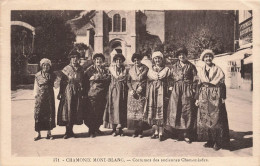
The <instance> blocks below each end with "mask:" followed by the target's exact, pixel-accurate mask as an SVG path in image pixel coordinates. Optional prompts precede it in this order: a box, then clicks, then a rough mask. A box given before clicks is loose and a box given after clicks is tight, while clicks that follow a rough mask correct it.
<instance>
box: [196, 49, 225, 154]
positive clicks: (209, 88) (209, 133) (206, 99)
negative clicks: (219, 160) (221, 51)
mask: <svg viewBox="0 0 260 166" xmlns="http://www.w3.org/2000/svg"><path fill="white" fill-rule="evenodd" d="M200 58H201V60H202V61H204V62H205V65H204V66H203V67H201V68H200V69H199V70H198V77H199V84H198V88H197V93H196V99H197V100H196V105H197V106H198V116H197V135H198V140H199V141H207V143H206V144H204V147H211V148H213V149H214V150H219V149H221V148H223V147H226V146H228V145H229V127H228V118H227V112H226V106H225V99H226V86H225V75H224V73H223V71H222V70H221V69H220V68H219V67H218V66H216V65H215V64H214V63H212V60H213V58H214V53H213V51H212V50H204V51H203V52H202V54H201V57H200Z"/></svg>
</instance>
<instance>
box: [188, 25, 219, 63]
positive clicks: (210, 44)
mask: <svg viewBox="0 0 260 166" xmlns="http://www.w3.org/2000/svg"><path fill="white" fill-rule="evenodd" d="M187 48H188V50H189V56H188V58H190V59H197V58H199V56H200V54H201V53H202V51H203V50H204V49H212V50H213V52H214V53H215V54H219V53H223V51H224V47H223V43H222V41H221V38H220V37H219V36H218V34H213V33H212V32H211V31H210V30H209V29H208V28H207V27H198V28H197V29H196V30H195V32H194V33H193V34H192V36H191V38H190V40H189V41H188V42H187Z"/></svg>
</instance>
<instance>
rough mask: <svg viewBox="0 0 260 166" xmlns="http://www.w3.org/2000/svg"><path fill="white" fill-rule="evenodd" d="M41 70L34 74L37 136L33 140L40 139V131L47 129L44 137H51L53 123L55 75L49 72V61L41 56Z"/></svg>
mask: <svg viewBox="0 0 260 166" xmlns="http://www.w3.org/2000/svg"><path fill="white" fill-rule="evenodd" d="M40 66H41V68H42V70H41V71H39V72H38V73H36V74H35V81H34V97H35V107H34V119H35V131H36V132H37V136H36V137H35V138H34V140H35V141H37V140H39V139H41V131H43V130H47V137H46V139H53V136H52V135H51V130H52V129H53V128H55V127H56V125H55V101H54V92H53V86H54V80H55V76H54V74H53V73H52V72H51V61H50V60H49V59H46V58H43V59H42V60H41V61H40Z"/></svg>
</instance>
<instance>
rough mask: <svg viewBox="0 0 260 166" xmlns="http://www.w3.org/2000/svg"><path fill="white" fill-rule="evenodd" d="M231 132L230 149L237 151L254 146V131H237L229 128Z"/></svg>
mask: <svg viewBox="0 0 260 166" xmlns="http://www.w3.org/2000/svg"><path fill="white" fill-rule="evenodd" d="M229 134H230V147H229V150H230V151H236V150H240V149H245V148H251V147H253V132H252V131H247V132H237V131H233V130H229Z"/></svg>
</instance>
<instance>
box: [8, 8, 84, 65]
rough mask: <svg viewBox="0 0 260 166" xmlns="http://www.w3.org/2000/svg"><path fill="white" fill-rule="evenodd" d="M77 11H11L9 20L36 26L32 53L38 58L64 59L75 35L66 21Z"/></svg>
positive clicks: (13, 36) (77, 12) (75, 14)
mask: <svg viewBox="0 0 260 166" xmlns="http://www.w3.org/2000/svg"><path fill="white" fill-rule="evenodd" d="M79 13H80V11H62V10H60V11H29V10H26V11H12V13H11V20H12V21H23V22H26V23H28V24H30V25H32V26H33V27H35V28H36V35H35V43H34V52H33V54H36V55H37V57H38V59H41V58H49V59H51V60H56V61H66V60H67V54H68V53H69V51H70V50H71V49H72V48H73V43H74V41H75V35H74V33H72V31H71V27H70V25H69V24H67V23H66V22H67V20H69V19H72V18H74V17H75V16H77V15H78V14H79ZM13 27H16V26H13ZM13 27H12V29H13ZM13 32H14V31H12V33H13ZM14 33H15V32H14ZM30 36H31V34H30ZM18 37H19V34H18ZM12 38H17V36H15V35H12ZM13 41H14V40H13ZM12 44H13V43H12Z"/></svg>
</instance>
